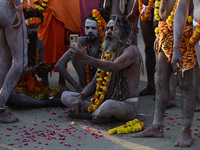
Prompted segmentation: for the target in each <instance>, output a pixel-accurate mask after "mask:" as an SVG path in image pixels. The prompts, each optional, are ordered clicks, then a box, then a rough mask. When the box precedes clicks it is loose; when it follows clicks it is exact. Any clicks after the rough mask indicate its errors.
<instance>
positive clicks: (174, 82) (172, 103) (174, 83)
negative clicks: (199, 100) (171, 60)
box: [167, 73, 178, 108]
mask: <svg viewBox="0 0 200 150" xmlns="http://www.w3.org/2000/svg"><path fill="white" fill-rule="evenodd" d="M177 80H178V79H177V76H175V75H174V74H173V73H172V75H171V78H170V82H169V86H170V92H169V94H170V95H169V100H168V102H167V108H168V107H173V106H176V87H177Z"/></svg>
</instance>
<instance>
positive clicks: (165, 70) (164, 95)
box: [132, 51, 172, 137]
mask: <svg viewBox="0 0 200 150" xmlns="http://www.w3.org/2000/svg"><path fill="white" fill-rule="evenodd" d="M171 72H172V67H171V65H170V63H168V62H167V58H166V56H165V54H164V53H163V51H161V52H160V53H159V54H158V68H157V70H156V75H155V80H156V100H155V114H154V120H153V124H152V126H151V127H150V128H148V129H146V130H144V131H142V132H139V133H137V134H133V135H132V137H149V136H152V137H163V136H164V132H163V130H162V128H163V118H164V114H165V108H166V104H167V101H168V99H169V80H170V76H171Z"/></svg>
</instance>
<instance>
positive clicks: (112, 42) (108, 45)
mask: <svg viewBox="0 0 200 150" xmlns="http://www.w3.org/2000/svg"><path fill="white" fill-rule="evenodd" d="M118 42H119V40H118V38H117V37H113V36H112V37H111V38H109V39H106V37H105V39H104V42H103V43H102V46H103V51H107V50H109V51H111V52H114V51H115V50H116V49H117V47H118V45H119V44H118Z"/></svg>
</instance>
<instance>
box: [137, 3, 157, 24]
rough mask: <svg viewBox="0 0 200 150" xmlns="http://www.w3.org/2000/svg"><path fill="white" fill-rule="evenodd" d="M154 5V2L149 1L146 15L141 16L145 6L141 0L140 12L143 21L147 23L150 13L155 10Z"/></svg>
mask: <svg viewBox="0 0 200 150" xmlns="http://www.w3.org/2000/svg"><path fill="white" fill-rule="evenodd" d="M153 4H154V0H149V2H148V7H147V11H146V13H142V14H141V11H142V9H143V7H144V4H143V3H142V0H139V12H140V16H141V19H142V20H143V21H146V20H147V19H148V18H149V17H150V13H151V10H152V8H153Z"/></svg>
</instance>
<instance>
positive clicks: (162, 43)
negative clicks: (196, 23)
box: [156, 21, 197, 70]
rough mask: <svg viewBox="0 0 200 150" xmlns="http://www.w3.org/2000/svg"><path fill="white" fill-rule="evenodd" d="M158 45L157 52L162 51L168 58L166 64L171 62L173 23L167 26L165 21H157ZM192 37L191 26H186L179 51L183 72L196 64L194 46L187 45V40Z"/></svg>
mask: <svg viewBox="0 0 200 150" xmlns="http://www.w3.org/2000/svg"><path fill="white" fill-rule="evenodd" d="M158 27H159V43H158V45H159V46H158V51H156V52H157V53H158V52H159V51H161V50H162V51H163V52H164V53H165V55H166V57H167V58H168V62H170V61H171V58H172V54H173V43H174V37H173V23H172V24H170V25H168V24H167V23H166V22H165V21H159V25H158ZM192 35H193V26H192V24H190V25H186V27H185V30H184V33H183V36H182V39H181V46H180V51H181V53H182V56H183V70H188V69H192V68H194V66H195V64H196V59H197V58H196V51H195V47H194V45H190V44H189V39H190V37H191V36H192Z"/></svg>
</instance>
